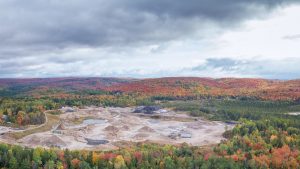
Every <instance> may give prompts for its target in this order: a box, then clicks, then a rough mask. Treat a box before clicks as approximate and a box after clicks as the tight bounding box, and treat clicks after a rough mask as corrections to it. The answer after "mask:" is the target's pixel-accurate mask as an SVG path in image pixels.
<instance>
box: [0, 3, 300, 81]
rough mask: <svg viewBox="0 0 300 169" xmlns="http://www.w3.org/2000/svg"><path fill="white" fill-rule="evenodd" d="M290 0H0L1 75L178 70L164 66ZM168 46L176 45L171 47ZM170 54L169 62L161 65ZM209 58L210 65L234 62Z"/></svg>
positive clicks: (176, 65) (146, 73) (182, 59)
mask: <svg viewBox="0 0 300 169" xmlns="http://www.w3.org/2000/svg"><path fill="white" fill-rule="evenodd" d="M296 2H297V0H284V1H283V0H272V1H269V0H252V1H249V0H239V1H236V0H221V1H220V0H190V1H182V0H151V1H148V0H110V1H104V0H90V1H83V0H64V1H60V0H48V1H39V0H31V1H17V0H10V1H0V25H1V27H0V39H1V41H0V77H44V76H46V77H48V76H138V77H147V76H163V75H168V74H172V75H176V74H175V73H167V72H177V73H178V70H182V69H184V68H185V67H186V65H188V64H190V62H189V61H185V59H186V57H187V58H189V56H186V55H191V56H194V57H193V58H190V59H191V62H194V61H192V59H193V60H195V59H196V60H197V57H198V58H199V57H200V56H199V53H201V52H202V51H205V50H207V48H210V47H211V42H209V39H210V38H212V37H215V36H218V35H220V34H221V33H222V32H225V31H227V30H234V29H237V28H238V27H239V26H240V25H241V24H242V23H244V22H245V21H247V20H250V19H255V18H263V17H265V16H268V15H267V14H268V13H270V12H272V11H274V10H276V9H278V8H284V7H286V6H290V5H293V4H295V3H296ZM193 45H194V48H193V50H194V49H195V46H196V45H199V46H198V48H199V51H197V52H198V53H197V54H195V52H191V50H190V51H188V49H189V47H187V46H193ZM170 46H171V47H173V48H176V47H177V48H178V49H176V51H175V52H171V51H174V50H173V48H172V49H170ZM182 46H184V47H185V48H182ZM196 55H198V56H197V57H195V56H196ZM222 57H224V56H222ZM151 58H155V59H151ZM168 60H169V64H174V66H167V65H166V63H168ZM198 60H202V61H199V62H205V61H206V62H207V63H210V62H212V61H213V60H209V59H207V57H203V58H200V59H198ZM218 61H219V62H220V63H218ZM179 63H184V64H185V65H180V64H179ZM149 64H150V65H152V66H149ZM193 64H196V63H193ZM197 64H198V63H197ZM211 64H212V63H211ZM213 64H215V65H208V66H211V67H213V66H218V65H220V64H225V65H231V64H232V63H231V60H214V62H213ZM153 65H155V66H153ZM118 66H120V67H118ZM192 66H195V65H192ZM225 67H226V66H225ZM225 67H224V69H223V71H227V69H226V68H225ZM154 69H155V70H154ZM155 72H157V73H155ZM162 72H165V73H162ZM158 73H160V74H158ZM179 74H181V73H179Z"/></svg>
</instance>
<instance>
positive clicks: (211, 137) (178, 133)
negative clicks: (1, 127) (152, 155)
mask: <svg viewBox="0 0 300 169" xmlns="http://www.w3.org/2000/svg"><path fill="white" fill-rule="evenodd" d="M133 110H134V108H130V107H128V108H117V107H107V108H103V107H86V108H84V109H77V110H76V111H75V112H64V113H63V114H61V115H60V121H61V123H60V124H58V125H57V126H53V129H52V130H51V131H46V132H41V133H34V134H31V135H28V136H26V137H24V138H22V139H19V140H16V141H15V143H16V144H19V145H23V146H28V147H37V146H42V147H60V148H68V149H87V150H111V149H116V148H118V144H119V143H120V142H144V141H147V142H153V143H160V144H174V145H176V144H181V143H187V144H190V145H193V146H202V145H208V144H216V143H219V142H220V141H221V140H222V139H224V138H223V137H222V134H223V133H224V132H225V128H227V129H232V128H233V125H228V124H225V123H223V122H218V121H206V120H202V119H201V118H194V117H190V116H189V115H187V114H185V113H182V112H174V111H172V110H167V111H163V112H164V113H155V114H151V115H145V114H140V113H132V112H133ZM58 126H59V127H58ZM87 139H90V140H107V141H108V143H106V144H99V145H89V144H87ZM1 140H5V138H1V137H0V141H1Z"/></svg>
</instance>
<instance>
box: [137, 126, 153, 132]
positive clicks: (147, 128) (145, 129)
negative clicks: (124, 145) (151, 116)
mask: <svg viewBox="0 0 300 169" xmlns="http://www.w3.org/2000/svg"><path fill="white" fill-rule="evenodd" d="M138 131H139V132H154V131H155V130H154V129H152V128H151V127H148V126H144V127H142V128H140V129H139V130H138Z"/></svg>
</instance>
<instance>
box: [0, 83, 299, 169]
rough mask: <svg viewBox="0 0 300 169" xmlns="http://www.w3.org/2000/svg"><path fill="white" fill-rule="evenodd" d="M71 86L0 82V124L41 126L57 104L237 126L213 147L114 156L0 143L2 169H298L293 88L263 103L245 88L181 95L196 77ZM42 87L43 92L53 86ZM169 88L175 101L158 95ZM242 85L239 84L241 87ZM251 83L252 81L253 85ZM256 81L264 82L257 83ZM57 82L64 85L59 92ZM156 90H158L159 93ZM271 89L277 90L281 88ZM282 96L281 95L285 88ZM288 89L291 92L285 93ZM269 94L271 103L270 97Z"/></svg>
mask: <svg viewBox="0 0 300 169" xmlns="http://www.w3.org/2000/svg"><path fill="white" fill-rule="evenodd" d="M50 81H51V80H50ZM70 81H71V80H65V79H64V81H63V82H64V83H62V82H61V83H53V85H54V84H55V85H56V87H54V88H51V89H50V88H48V87H47V85H46V86H43V85H41V84H43V83H42V82H40V81H39V83H37V82H35V83H32V82H30V83H29V82H28V83H29V84H26V85H23V86H14V85H12V84H8V86H9V87H7V84H4V83H2V86H4V87H2V89H1V90H0V94H1V97H0V123H1V125H5V126H13V127H19V128H22V127H26V126H27V125H32V124H42V123H44V121H45V115H44V112H45V111H46V110H56V109H59V108H61V107H62V106H77V107H84V106H87V105H95V106H104V107H105V106H119V107H126V106H138V105H159V106H162V107H167V108H172V109H174V110H177V111H185V112H188V113H190V115H192V116H201V117H204V118H206V119H208V120H220V121H224V122H227V123H234V124H236V126H235V127H234V129H233V130H227V131H226V132H225V133H224V137H225V138H227V139H226V140H223V141H222V142H221V143H219V144H217V145H213V146H202V147H194V146H189V145H187V144H182V145H179V146H172V145H160V144H152V143H132V145H129V146H127V147H122V148H119V149H118V150H112V151H84V150H82V151H71V150H68V149H64V150H62V149H57V148H51V149H44V148H35V149H31V148H26V147H20V146H17V145H7V144H0V168H9V169H30V168H34V169H38V168H45V169H54V168H58V169H89V168H91V169H100V168H111V169H113V168H114V169H123V168H124V169H126V168H136V169H139V168H163V169H174V168H179V169H180V168H182V169H184V168H191V169H197V168H199V169H200V168H201V169H202V168H203V169H204V168H224V169H225V168H228V169H229V168H230V169H231V168H249V169H250V168H253V169H254V168H299V167H300V153H299V150H300V116H296V115H290V114H288V113H289V112H300V102H299V96H298V93H297V92H298V88H296V89H293V90H292V91H293V92H294V94H293V95H291V96H292V97H290V98H288V99H286V96H287V94H286V93H284V92H283V93H281V94H280V95H276V96H274V97H273V95H272V94H270V93H268V91H269V89H268V90H266V91H265V94H266V96H267V97H264V96H263V95H264V93H262V94H259V95H258V94H255V93H251V92H250V93H249V94H247V93H245V92H242V91H243V90H244V89H243V87H240V89H239V92H241V93H221V94H218V93H217V91H218V90H217V89H214V91H213V93H214V94H209V93H205V92H203V91H199V90H197V91H198V92H200V94H199V93H198V94H195V93H193V92H191V93H193V94H190V93H189V92H187V91H190V90H191V89H192V90H193V91H194V90H195V88H198V87H199V85H200V86H201V85H202V83H203V82H201V83H196V82H197V81H198V79H196V80H195V79H193V80H192V81H188V82H186V81H187V80H186V79H184V80H183V81H180V82H178V79H177V80H175V81H174V79H167V81H164V79H160V80H156V81H155V83H153V84H151V83H150V82H147V83H145V82H144V81H142V82H140V81H138V82H136V81H130V82H128V81H121V82H120V81H118V82H114V84H115V83H117V85H111V79H109V80H107V79H106V81H105V82H106V83H108V84H106V86H108V87H107V88H105V89H104V88H101V89H100V88H97V87H96V88H91V87H90V86H93V85H94V86H97V83H100V82H99V81H97V80H96V82H93V83H91V84H89V83H82V84H81V86H80V88H84V90H77V88H78V86H77V85H78V84H79V82H78V84H77V82H76V83H75V82H73V83H72V85H70V84H69V83H70ZM88 81H89V82H90V81H91V80H90V79H89V80H88ZM219 81H221V80H219ZM222 81H223V82H222V83H224V84H225V82H226V83H229V82H228V80H227V81H225V80H222ZM229 81H230V80H229ZM209 82H213V81H209ZM247 82H249V80H247ZM44 83H45V84H48V86H49V84H51V83H48V82H47V83H46V82H44ZM139 83H142V86H143V87H140V88H139V87H137V88H136V89H137V90H135V91H132V89H133V88H134V87H132V86H135V85H137V84H139ZM169 83H172V86H171V89H172V88H173V87H175V88H177V89H178V86H179V89H182V90H181V94H178V93H177V94H176V95H174V94H172V91H169V90H167V91H166V92H161V94H157V93H156V92H158V91H164V90H165V89H162V88H161V87H162V86H164V85H168V84H169ZM205 83H208V81H205ZM215 83H216V82H214V85H215ZM218 83H220V82H218ZM240 83H242V82H240ZM240 83H239V85H241V84H240ZM256 83H257V81H255V83H251V84H252V85H254V84H256ZM260 83H268V82H265V81H262V82H261V81H259V84H260ZM58 84H61V85H62V86H63V87H62V86H59V87H58V86H57V85H58ZM74 84H76V85H74ZM87 84H88V85H87ZM129 84H130V85H131V87H130V88H128V85H129ZM157 84H159V85H158V87H157ZM162 84H164V85H162ZM5 85H6V87H5ZM82 85H83V86H82ZM139 85H140V84H139ZM145 85H146V86H147V87H145ZM206 85H208V84H206ZM264 85H266V84H264ZM277 85H278V86H282V85H283V84H281V83H279V84H277ZM293 85H298V83H291V85H289V86H293ZM100 86H103V84H101V85H100ZM126 86H127V87H126ZM149 86H152V87H149ZM241 86H243V85H241ZM248 87H249V86H248ZM153 88H154V89H153ZM200 88H201V90H202V89H203V90H207V91H210V92H212V91H211V89H212V88H213V87H212V84H211V86H206V87H203V88H202V87H200ZM200 88H198V89H200ZM140 89H141V90H145V92H143V93H140V92H139V91H138V90H140ZM148 89H149V90H148ZM150 89H151V90H150ZM156 89H157V90H156ZM177 89H176V90H177ZM172 90H173V89H172ZM174 90H175V89H174ZM230 90H231V89H230ZM251 90H252V89H251ZM251 90H250V91H251ZM272 90H273V89H272ZM284 90H285V91H286V87H284ZM296 90H297V91H296ZM279 91H280V90H279ZM287 91H288V92H290V90H287ZM295 91H296V92H295ZM169 92H171V93H169ZM201 92H203V93H201ZM281 92H282V91H281ZM288 92H287V93H288ZM275 94H276V93H275ZM277 94H278V93H277ZM260 96H263V97H260ZM271 96H272V99H270V97H271ZM281 96H282V97H281ZM278 98H279V99H278Z"/></svg>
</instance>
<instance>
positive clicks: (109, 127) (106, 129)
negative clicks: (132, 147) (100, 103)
mask: <svg viewBox="0 0 300 169" xmlns="http://www.w3.org/2000/svg"><path fill="white" fill-rule="evenodd" d="M104 131H108V132H112V133H117V132H118V131H119V129H118V128H117V127H115V126H107V127H105V128H104Z"/></svg>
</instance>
